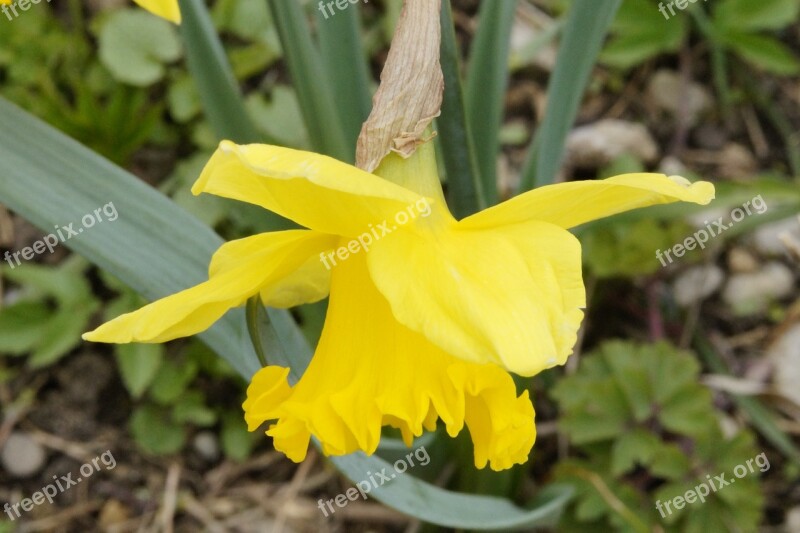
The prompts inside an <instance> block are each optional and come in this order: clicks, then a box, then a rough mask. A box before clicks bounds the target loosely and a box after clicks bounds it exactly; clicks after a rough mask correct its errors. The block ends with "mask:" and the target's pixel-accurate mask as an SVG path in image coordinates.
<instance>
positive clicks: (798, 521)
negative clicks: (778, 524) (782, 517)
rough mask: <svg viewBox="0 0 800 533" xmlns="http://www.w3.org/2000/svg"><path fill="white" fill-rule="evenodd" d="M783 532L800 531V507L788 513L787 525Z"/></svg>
mask: <svg viewBox="0 0 800 533" xmlns="http://www.w3.org/2000/svg"><path fill="white" fill-rule="evenodd" d="M782 531H800V506H795V507H792V508H791V509H789V510H788V511H787V512H786V523H784V524H783V529H782Z"/></svg>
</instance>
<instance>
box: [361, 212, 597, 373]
mask: <svg viewBox="0 0 800 533" xmlns="http://www.w3.org/2000/svg"><path fill="white" fill-rule="evenodd" d="M425 230H426V228H423V227H416V226H415V227H409V228H408V229H406V228H404V229H403V230H401V231H397V232H395V233H393V234H391V235H389V236H388V237H386V238H384V239H383V240H381V241H380V242H379V243H377V244H376V245H375V247H374V248H373V249H372V250H371V251H370V253H369V255H368V258H367V261H368V264H369V271H370V276H371V277H372V280H373V282H374V283H375V285H376V286H377V287H378V290H379V291H380V292H381V294H383V295H384V296H385V297H386V299H387V300H388V301H389V303H390V305H391V308H392V311H393V313H394V316H395V317H396V318H397V320H398V321H399V322H400V323H402V324H403V325H405V326H407V327H409V328H411V329H412V330H414V331H417V332H419V333H421V334H423V335H424V336H425V337H427V338H428V339H429V340H430V341H431V342H433V343H434V344H436V345H437V346H439V347H440V348H442V349H444V350H445V351H446V352H448V353H451V354H454V355H456V356H457V357H461V358H464V359H466V360H469V361H474V362H478V363H487V362H492V363H496V364H499V365H502V366H503V367H505V368H506V369H508V370H510V371H512V372H515V373H517V374H520V375H524V376H531V375H534V374H536V373H538V372H540V371H542V370H544V369H546V368H550V367H552V366H555V365H557V364H563V363H564V362H565V361H566V359H567V357H568V356H569V355H570V353H571V352H572V348H573V345H574V344H575V340H576V338H577V331H578V327H579V326H580V323H581V320H582V318H583V312H582V311H581V309H582V308H583V307H585V305H586V299H585V291H584V287H583V280H582V274H581V249H580V243H579V242H578V241H577V239H576V238H575V237H574V236H573V235H571V234H570V233H569V232H567V231H566V230H564V229H561V228H559V227H557V226H554V225H552V224H548V223H546V222H538V221H533V222H526V223H523V224H516V225H513V226H506V227H503V228H499V229H494V230H462V229H461V228H460V224H459V225H443V226H433V227H431V228H427V231H425Z"/></svg>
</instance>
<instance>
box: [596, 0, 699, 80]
mask: <svg viewBox="0 0 800 533" xmlns="http://www.w3.org/2000/svg"><path fill="white" fill-rule="evenodd" d="M612 28H613V32H614V38H613V39H612V40H611V42H609V43H608V45H607V46H606V47H605V48H604V49H603V52H602V53H601V54H600V60H601V61H602V62H603V63H605V64H607V65H611V66H615V67H619V68H623V69H628V68H631V67H634V66H636V65H639V64H641V63H642V62H643V61H645V60H646V59H649V58H651V57H653V56H656V55H658V54H660V53H663V52H674V51H677V50H678V47H679V46H680V44H681V42H682V41H683V39H684V37H685V36H686V32H687V29H688V28H687V23H686V17H683V16H675V17H670V18H669V21H668V22H665V19H664V16H663V14H662V13H661V12H660V11H659V10H658V9H657V8H656V6H654V5H653V2H651V1H650V0H626V1H625V2H623V3H622V5H621V6H620V8H619V12H618V14H617V18H616V19H615V20H614V23H613V25H612Z"/></svg>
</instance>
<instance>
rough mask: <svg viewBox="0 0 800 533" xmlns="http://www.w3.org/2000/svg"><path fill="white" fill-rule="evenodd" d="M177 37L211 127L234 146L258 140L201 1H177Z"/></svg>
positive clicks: (258, 136)
mask: <svg viewBox="0 0 800 533" xmlns="http://www.w3.org/2000/svg"><path fill="white" fill-rule="evenodd" d="M180 7H181V16H182V18H183V22H182V24H181V33H182V34H183V40H184V42H185V43H186V56H187V60H188V62H189V70H190V71H191V73H192V77H193V78H194V80H195V82H196V83H197V89H198V91H199V92H200V99H201V101H202V103H203V109H205V112H206V117H207V118H208V121H209V122H210V123H211V127H212V128H213V129H214V131H215V132H217V134H218V135H219V136H220V137H222V138H223V139H230V140H232V141H235V142H238V143H253V142H258V141H259V140H261V136H260V135H259V133H258V130H257V129H256V127H255V125H254V124H253V122H252V121H251V120H250V117H249V116H248V115H247V112H246V111H245V108H244V101H243V100H242V94H241V91H240V89H239V86H238V84H237V82H236V78H235V77H234V76H233V71H232V70H231V67H230V64H229V63H228V59H227V57H225V50H224V49H223V48H222V43H220V40H219V36H218V35H217V32H216V30H215V29H214V25H213V23H212V22H211V17H210V16H209V14H208V9H207V8H206V6H205V2H204V1H203V0H180Z"/></svg>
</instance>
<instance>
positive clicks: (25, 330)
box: [0, 301, 51, 355]
mask: <svg viewBox="0 0 800 533" xmlns="http://www.w3.org/2000/svg"><path fill="white" fill-rule="evenodd" d="M50 315H51V311H50V310H49V309H48V307H47V305H45V304H44V303H42V302H31V301H23V302H18V303H16V304H14V305H12V306H10V307H7V308H5V309H3V310H2V311H0V352H5V353H10V354H14V355H22V354H24V353H26V352H29V351H30V350H32V349H33V347H34V346H35V345H36V344H37V343H38V342H39V341H40V340H41V338H42V334H43V331H44V330H45V328H46V327H47V318H48V317H50Z"/></svg>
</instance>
